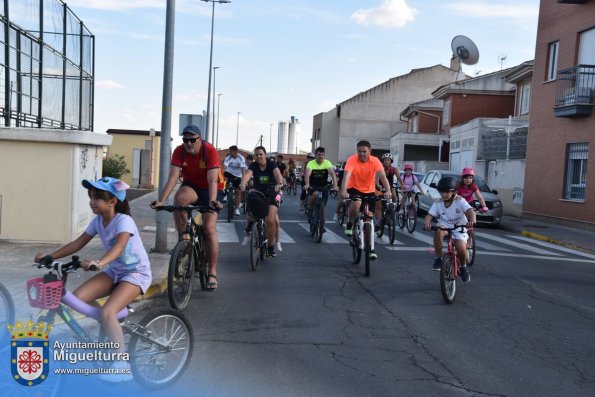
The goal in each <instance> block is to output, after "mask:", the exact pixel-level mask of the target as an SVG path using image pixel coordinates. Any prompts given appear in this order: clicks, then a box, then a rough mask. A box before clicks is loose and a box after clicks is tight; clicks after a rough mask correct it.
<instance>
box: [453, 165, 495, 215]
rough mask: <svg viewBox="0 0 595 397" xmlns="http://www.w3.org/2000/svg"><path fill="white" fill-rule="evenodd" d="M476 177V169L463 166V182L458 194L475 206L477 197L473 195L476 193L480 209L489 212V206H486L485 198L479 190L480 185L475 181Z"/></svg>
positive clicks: (460, 184) (458, 188)
mask: <svg viewBox="0 0 595 397" xmlns="http://www.w3.org/2000/svg"><path fill="white" fill-rule="evenodd" d="M474 178H475V171H473V168H471V167H465V168H463V171H461V182H460V183H459V185H458V186H457V194H458V195H459V196H461V197H463V198H464V199H465V200H467V202H468V203H469V204H471V206H473V201H475V198H474V197H473V195H475V197H476V198H477V200H478V201H479V205H481V208H479V211H481V212H487V211H488V207H487V206H486V202H485V200H484V199H483V196H482V195H481V192H480V191H479V187H478V186H477V184H476V183H475V182H474V181H473V179H474Z"/></svg>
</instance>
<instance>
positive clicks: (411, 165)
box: [403, 164, 413, 171]
mask: <svg viewBox="0 0 595 397" xmlns="http://www.w3.org/2000/svg"><path fill="white" fill-rule="evenodd" d="M407 170H411V171H413V164H405V167H403V171H407Z"/></svg>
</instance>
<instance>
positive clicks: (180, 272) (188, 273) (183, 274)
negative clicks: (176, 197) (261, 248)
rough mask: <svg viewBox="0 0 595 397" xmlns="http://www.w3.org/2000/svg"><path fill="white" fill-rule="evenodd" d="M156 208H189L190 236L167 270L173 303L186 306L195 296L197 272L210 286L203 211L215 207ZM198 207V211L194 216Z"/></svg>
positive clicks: (175, 208)
mask: <svg viewBox="0 0 595 397" xmlns="http://www.w3.org/2000/svg"><path fill="white" fill-rule="evenodd" d="M155 210H156V211H167V212H173V211H184V212H186V229H185V232H184V233H183V235H186V236H188V239H187V240H186V239H184V238H181V239H180V240H179V241H178V243H177V244H176V246H175V247H174V249H173V250H172V251H171V255H170V259H169V268H168V271H167V297H168V299H169V303H170V305H171V306H172V307H173V308H174V309H177V310H184V309H185V308H186V306H188V302H189V301H190V297H191V296H192V289H193V286H194V277H195V275H197V276H198V280H199V282H200V287H201V288H202V289H203V291H204V290H206V289H207V278H208V276H209V257H208V255H207V246H206V241H205V235H204V233H203V231H202V216H201V215H202V214H203V213H205V212H209V211H212V210H211V209H210V208H209V207H205V206H201V205H188V206H177V205H164V206H161V207H155ZM195 211H196V212H198V214H197V215H196V216H192V214H193V212H195ZM199 214H200V215H199Z"/></svg>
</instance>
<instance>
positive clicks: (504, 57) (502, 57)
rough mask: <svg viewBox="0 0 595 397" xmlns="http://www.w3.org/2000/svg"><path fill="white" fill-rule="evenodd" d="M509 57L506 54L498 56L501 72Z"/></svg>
mask: <svg viewBox="0 0 595 397" xmlns="http://www.w3.org/2000/svg"><path fill="white" fill-rule="evenodd" d="M507 57H508V56H507V55H506V54H503V55H498V61H499V62H500V70H502V67H503V65H504V63H505V62H506V58H507Z"/></svg>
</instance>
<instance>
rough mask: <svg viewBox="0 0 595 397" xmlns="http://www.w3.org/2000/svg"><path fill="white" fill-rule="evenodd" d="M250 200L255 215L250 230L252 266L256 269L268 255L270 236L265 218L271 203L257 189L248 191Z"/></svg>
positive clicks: (251, 209)
mask: <svg viewBox="0 0 595 397" xmlns="http://www.w3.org/2000/svg"><path fill="white" fill-rule="evenodd" d="M248 201H249V203H250V204H249V205H250V211H251V212H252V216H253V217H254V223H253V224H252V230H251V231H250V266H251V267H252V270H254V271H255V270H256V269H257V268H258V265H259V264H260V263H261V262H263V261H264V258H265V257H266V250H267V245H268V238H267V231H266V224H265V221H264V218H265V217H266V216H267V214H268V209H269V205H268V202H267V201H266V197H265V196H264V194H263V193H261V192H259V191H257V190H252V191H251V192H250V193H248Z"/></svg>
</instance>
